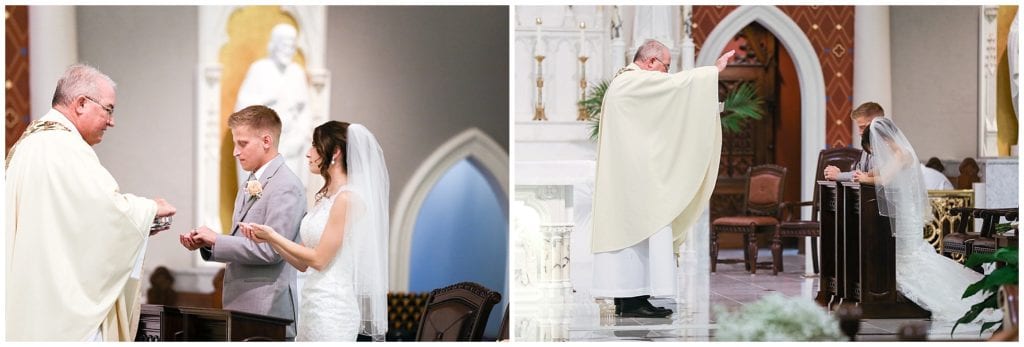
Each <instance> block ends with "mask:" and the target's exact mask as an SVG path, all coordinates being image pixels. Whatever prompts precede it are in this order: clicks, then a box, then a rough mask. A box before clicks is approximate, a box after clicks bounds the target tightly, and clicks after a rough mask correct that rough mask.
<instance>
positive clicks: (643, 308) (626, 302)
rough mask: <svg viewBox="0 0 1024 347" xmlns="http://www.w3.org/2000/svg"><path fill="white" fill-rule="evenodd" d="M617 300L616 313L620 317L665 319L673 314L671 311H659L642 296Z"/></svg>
mask: <svg viewBox="0 0 1024 347" xmlns="http://www.w3.org/2000/svg"><path fill="white" fill-rule="evenodd" d="M615 300H616V301H615V303H616V305H615V311H616V313H617V314H618V315H619V317H638V318H665V317H668V316H669V315H671V314H672V311H671V310H658V309H657V308H655V307H654V306H652V305H651V304H650V303H649V302H647V299H644V298H643V297H642V296H637V297H632V298H616V299H615Z"/></svg>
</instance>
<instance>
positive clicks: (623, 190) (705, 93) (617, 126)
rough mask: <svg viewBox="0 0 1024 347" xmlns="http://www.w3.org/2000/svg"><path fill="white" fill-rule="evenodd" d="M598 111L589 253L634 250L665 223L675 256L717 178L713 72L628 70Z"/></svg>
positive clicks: (718, 149)
mask: <svg viewBox="0 0 1024 347" xmlns="http://www.w3.org/2000/svg"><path fill="white" fill-rule="evenodd" d="M601 109H602V115H601V127H600V129H601V134H600V139H599V141H598V152H597V177H596V182H595V184H594V216H593V218H594V221H593V236H592V240H593V241H592V242H593V244H592V252H594V253H598V252H610V251H615V250H619V249H623V248H626V247H630V246H633V245H635V244H637V243H639V242H640V241H643V240H645V239H647V238H648V237H650V236H651V235H652V234H654V233H655V232H656V231H658V230H659V229H661V228H662V227H664V226H666V225H669V224H671V225H672V233H673V241H674V242H673V249H674V250H678V249H679V245H681V244H682V242H683V241H684V240H685V239H686V233H687V232H689V230H690V228H691V227H692V226H693V225H694V223H696V221H697V218H698V217H699V216H700V214H701V213H702V212H703V211H704V208H705V207H706V206H707V204H708V201H709V200H710V198H711V192H712V191H713V190H714V188H715V182H716V180H717V178H718V161H719V154H720V153H721V150H722V128H721V121H720V120H719V113H718V69H717V68H715V67H714V66H708V67H701V68H696V69H693V70H689V71H684V72H680V73H676V74H666V73H661V72H654V71H644V70H641V69H640V67H639V66H637V65H636V64H630V65H629V66H627V67H625V68H623V70H622V71H620V72H619V74H618V75H617V76H616V77H615V78H614V79H613V80H612V82H611V84H610V85H609V86H608V91H607V92H606V93H605V97H604V103H603V106H602V107H601Z"/></svg>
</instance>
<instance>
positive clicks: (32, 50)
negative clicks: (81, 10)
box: [28, 6, 78, 120]
mask: <svg viewBox="0 0 1024 347" xmlns="http://www.w3.org/2000/svg"><path fill="white" fill-rule="evenodd" d="M76 22H77V21H76V20H75V7H74V6H32V7H30V8H29V9H28V30H29V35H31V37H30V39H29V44H28V52H29V88H31V90H32V93H31V101H30V102H31V105H32V116H31V117H32V119H33V120H35V119H38V118H39V117H42V116H43V115H44V114H46V111H47V110H49V109H50V101H51V100H52V99H53V88H54V87H56V85H57V79H58V78H60V75H61V74H62V73H64V70H65V69H67V67H68V66H69V65H71V64H74V63H77V62H78V29H77V27H78V26H77V23H76Z"/></svg>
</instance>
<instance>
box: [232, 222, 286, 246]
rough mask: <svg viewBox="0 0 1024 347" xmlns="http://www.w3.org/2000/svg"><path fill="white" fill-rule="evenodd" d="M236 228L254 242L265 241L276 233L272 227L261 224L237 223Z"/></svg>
mask: <svg viewBox="0 0 1024 347" xmlns="http://www.w3.org/2000/svg"><path fill="white" fill-rule="evenodd" d="M238 228H239V229H240V230H241V231H242V235H245V237H247V238H249V239H250V240H253V242H256V243H263V242H267V241H269V240H270V237H271V236H273V235H274V234H277V231H275V230H274V228H271V227H269V226H266V225H262V224H255V223H238Z"/></svg>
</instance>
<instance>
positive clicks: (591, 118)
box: [579, 80, 611, 141]
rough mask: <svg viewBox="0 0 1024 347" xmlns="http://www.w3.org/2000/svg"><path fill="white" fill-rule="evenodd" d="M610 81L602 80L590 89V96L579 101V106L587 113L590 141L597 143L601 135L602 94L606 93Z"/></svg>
mask: <svg viewBox="0 0 1024 347" xmlns="http://www.w3.org/2000/svg"><path fill="white" fill-rule="evenodd" d="M609 84H611V81H610V80H602V81H600V82H598V83H596V84H593V85H592V86H591V87H590V93H588V95H590V96H589V97H587V98H586V99H583V100H580V102H579V105H580V106H582V107H583V109H584V110H586V112H587V116H588V117H587V122H589V123H590V140H591V141H597V138H598V136H599V135H600V133H601V105H602V104H603V103H604V93H605V92H606V91H608V85H609Z"/></svg>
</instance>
